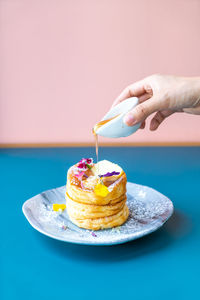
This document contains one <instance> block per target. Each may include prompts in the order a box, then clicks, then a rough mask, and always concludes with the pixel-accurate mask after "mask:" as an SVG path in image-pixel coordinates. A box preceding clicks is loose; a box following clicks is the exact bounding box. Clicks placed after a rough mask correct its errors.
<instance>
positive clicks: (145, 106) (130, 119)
mask: <svg viewBox="0 0 200 300" xmlns="http://www.w3.org/2000/svg"><path fill="white" fill-rule="evenodd" d="M165 105H166V104H165V102H164V101H162V99H161V98H160V97H155V96H153V97H152V98H151V99H149V100H147V101H144V102H142V103H140V104H138V105H137V106H135V107H134V108H133V110H132V111H130V112H128V113H127V114H126V115H125V117H124V122H125V123H126V124H127V125H128V126H133V125H135V124H137V123H139V122H142V121H144V120H145V119H146V118H147V117H148V116H149V115H151V114H152V113H153V112H155V111H158V110H164V109H165Z"/></svg>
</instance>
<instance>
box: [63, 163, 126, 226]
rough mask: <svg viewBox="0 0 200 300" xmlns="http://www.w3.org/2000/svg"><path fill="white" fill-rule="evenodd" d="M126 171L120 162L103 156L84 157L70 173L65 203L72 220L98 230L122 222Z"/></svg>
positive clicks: (79, 224) (124, 218) (123, 219)
mask: <svg viewBox="0 0 200 300" xmlns="http://www.w3.org/2000/svg"><path fill="white" fill-rule="evenodd" d="M126 182H127V179H126V174H125V172H124V171H123V170H122V168H121V167H120V166H118V165H117V164H114V163H112V162H109V161H107V160H103V161H100V162H98V163H97V164H93V161H92V159H90V158H87V159H85V158H84V159H82V160H81V161H80V162H79V163H77V164H75V165H74V166H72V167H71V168H70V169H69V170H68V173H67V184H66V206H67V212H68V215H69V218H70V220H71V221H72V222H73V223H74V224H76V225H77V226H79V227H81V228H86V229H92V230H99V229H104V228H111V227H115V226H119V225H121V224H123V223H124V222H125V221H126V220H127V218H128V215H129V211H128V207H127V205H126V198H127V197H126Z"/></svg>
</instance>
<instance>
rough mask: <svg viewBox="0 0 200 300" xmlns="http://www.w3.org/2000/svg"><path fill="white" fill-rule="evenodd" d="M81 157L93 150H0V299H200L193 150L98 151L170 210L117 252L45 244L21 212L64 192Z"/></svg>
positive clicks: (199, 168)
mask: <svg viewBox="0 0 200 300" xmlns="http://www.w3.org/2000/svg"><path fill="white" fill-rule="evenodd" d="M82 157H95V150H94V148H46V149H45V148H43V149H40V148H38V149H1V150H0V168H1V172H0V177H1V178H0V182H1V236H2V237H3V238H1V246H0V249H1V253H0V260H1V269H0V299H2V300H7V299H30V300H31V299H44V300H46V299H48V300H50V299H88V300H90V299H140V300H141V299H162V300H163V299H200V291H199V290H200V147H136V148H132V147H127V148H121V147H116V148H112V147H109V148H106V147H105V148H101V149H100V159H108V160H111V161H113V162H117V163H118V164H119V165H121V166H122V167H123V169H124V170H125V172H126V174H127V177H128V181H132V182H135V183H139V184H143V185H148V186H151V187H153V188H155V189H157V190H158V191H160V192H161V193H163V194H165V195H166V196H168V197H169V198H170V199H171V200H172V201H173V203H174V206H175V213H174V215H173V216H172V217H171V219H170V220H169V221H168V222H167V223H166V224H165V225H164V226H163V227H162V228H161V229H159V230H158V231H157V232H154V233H152V234H150V235H148V236H146V237H144V238H141V239H138V240H135V241H132V242H129V243H127V244H122V245H117V246H84V245H74V244H68V243H64V242H60V241H57V240H53V239H51V238H49V237H46V236H44V235H42V234H41V233H39V232H37V231H36V230H35V229H33V228H32V227H31V226H30V225H29V223H28V222H27V220H26V219H25V217H24V215H23V213H22V204H23V203H24V201H26V200H27V199H29V198H30V197H32V196H34V195H35V194H38V193H40V192H42V191H44V190H47V189H51V188H55V187H58V186H61V185H64V184H65V181H66V172H67V170H68V168H69V167H70V166H71V165H72V164H74V163H76V162H77V161H78V160H79V159H81V158H82ZM61 297H62V298H61Z"/></svg>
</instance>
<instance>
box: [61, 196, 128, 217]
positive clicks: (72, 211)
mask: <svg viewBox="0 0 200 300" xmlns="http://www.w3.org/2000/svg"><path fill="white" fill-rule="evenodd" d="M125 203H126V196H125V197H124V198H123V199H122V200H121V201H120V202H117V203H115V204H108V205H93V204H83V203H79V202H76V201H74V200H73V199H71V198H70V197H69V196H68V195H67V194H66V205H67V211H68V214H69V215H70V216H71V217H73V218H76V219H95V218H102V217H108V216H112V215H114V214H116V213H118V212H119V211H120V210H121V209H122V208H123V206H124V205H125Z"/></svg>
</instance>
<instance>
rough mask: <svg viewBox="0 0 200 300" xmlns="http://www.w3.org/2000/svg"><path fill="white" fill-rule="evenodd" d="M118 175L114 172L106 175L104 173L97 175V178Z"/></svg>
mask: <svg viewBox="0 0 200 300" xmlns="http://www.w3.org/2000/svg"><path fill="white" fill-rule="evenodd" d="M119 174H120V172H115V171H113V172H111V173H110V172H108V173H106V174H104V175H99V177H100V178H101V177H109V176H113V175H119Z"/></svg>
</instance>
